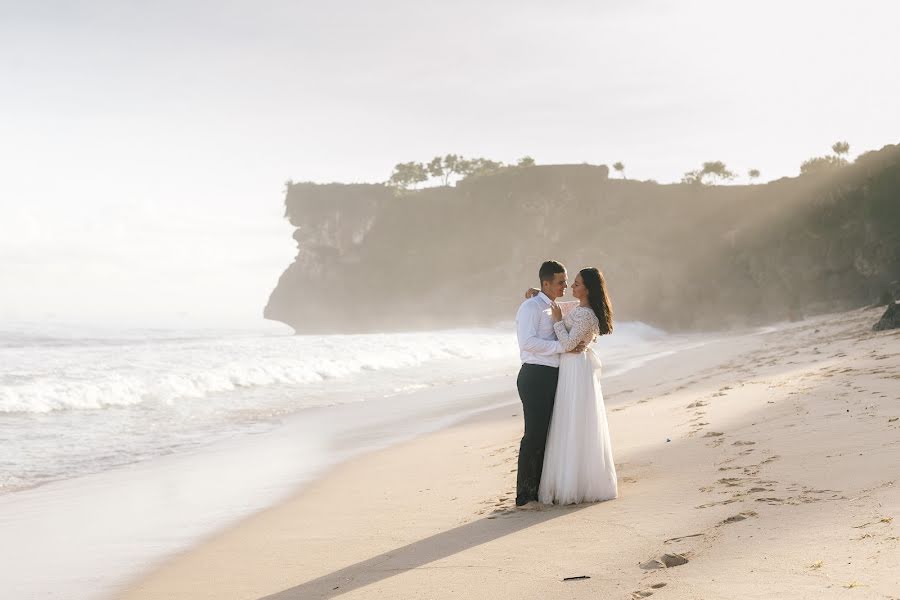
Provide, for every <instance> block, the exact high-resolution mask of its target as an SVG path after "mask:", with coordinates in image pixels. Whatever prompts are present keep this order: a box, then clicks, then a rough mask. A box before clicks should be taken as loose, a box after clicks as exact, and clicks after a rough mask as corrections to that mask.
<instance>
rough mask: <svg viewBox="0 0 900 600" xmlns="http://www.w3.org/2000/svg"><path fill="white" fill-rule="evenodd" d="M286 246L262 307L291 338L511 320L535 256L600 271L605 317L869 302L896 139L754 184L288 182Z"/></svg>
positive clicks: (878, 276)
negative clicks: (418, 186) (839, 163)
mask: <svg viewBox="0 0 900 600" xmlns="http://www.w3.org/2000/svg"><path fill="white" fill-rule="evenodd" d="M285 206H286V216H287V217H288V218H289V220H290V222H291V224H292V225H294V226H295V227H297V230H296V231H295V233H294V239H295V240H296V241H297V244H298V254H297V257H296V259H295V260H294V263H293V264H291V265H290V266H289V267H288V269H287V270H286V271H285V272H284V274H283V275H282V276H281V278H280V280H279V282H278V286H277V287H276V288H275V290H274V291H273V292H272V295H271V297H270V299H269V303H268V305H267V306H266V309H265V316H266V318H268V319H274V320H278V321H282V322H284V323H287V324H289V325H291V326H292V327H294V328H295V329H296V330H297V331H298V332H322V331H329V332H334V331H369V330H392V329H416V328H430V327H448V326H466V325H477V324H487V323H494V322H496V321H499V320H511V319H512V318H513V316H514V314H515V310H516V307H517V306H518V304H519V302H520V300H521V297H522V292H523V291H524V289H525V288H526V287H528V286H531V285H537V269H538V266H539V265H540V263H541V262H542V261H544V260H546V259H548V258H554V259H557V260H560V261H562V262H563V263H564V264H566V265H567V267H568V269H569V273H570V280H571V279H574V276H575V272H576V271H577V270H578V269H579V268H581V267H584V266H597V267H599V268H600V269H601V270H602V271H603V272H604V273H605V275H606V278H607V282H608V285H609V292H610V296H611V298H612V301H613V304H614V308H615V311H616V317H617V318H618V319H629V320H630V319H637V320H642V321H645V322H648V323H652V324H655V325H658V326H661V327H663V328H667V329H691V328H718V327H724V326H728V325H731V324H747V323H763V322H767V321H774V320H779V319H784V318H789V317H792V316H799V315H800V314H802V313H812V312H821V311H827V310H839V309H846V308H852V307H857V306H862V305H865V304H869V303H872V302H873V301H875V300H876V299H877V298H878V297H879V295H880V294H881V293H882V292H883V291H884V290H885V289H886V288H887V287H888V286H889V284H890V282H892V281H895V280H898V279H900V147H898V146H887V147H885V148H884V149H882V150H880V151H878V152H872V153H868V154H867V155H864V156H861V157H860V158H858V159H857V160H856V162H855V163H854V164H852V165H848V166H846V167H843V168H840V169H836V170H833V171H829V172H825V173H821V174H817V175H805V176H802V177H798V178H793V179H787V178H786V179H781V180H778V181H774V182H771V183H769V184H765V185H753V186H698V185H688V184H673V185H658V184H655V183H647V182H637V181H627V180H626V181H623V180H612V179H609V176H608V170H607V169H606V167H596V166H589V165H563V166H537V167H529V168H521V169H509V170H506V171H503V172H500V173H497V174H494V175H488V176H482V177H477V178H473V179H470V180H467V181H463V182H460V183H459V184H457V186H456V187H452V188H451V187H443V188H430V189H425V190H420V191H413V192H407V193H403V194H396V193H395V192H394V191H393V190H391V189H390V188H387V187H384V186H381V185H340V184H329V185H316V184H295V185H293V186H291V187H290V189H289V190H288V193H287V197H286V200H285Z"/></svg>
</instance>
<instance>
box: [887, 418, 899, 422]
mask: <svg viewBox="0 0 900 600" xmlns="http://www.w3.org/2000/svg"><path fill="white" fill-rule="evenodd" d="M897 419H900V417H891V418H890V419H888V423H893V422H894V421H896V420H897Z"/></svg>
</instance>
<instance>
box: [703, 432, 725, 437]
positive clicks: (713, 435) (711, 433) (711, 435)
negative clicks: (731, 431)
mask: <svg viewBox="0 0 900 600" xmlns="http://www.w3.org/2000/svg"><path fill="white" fill-rule="evenodd" d="M720 435H725V434H724V433H722V432H721V431H707V432H706V433H705V434H704V435H703V437H705V438H710V437H719V436H720Z"/></svg>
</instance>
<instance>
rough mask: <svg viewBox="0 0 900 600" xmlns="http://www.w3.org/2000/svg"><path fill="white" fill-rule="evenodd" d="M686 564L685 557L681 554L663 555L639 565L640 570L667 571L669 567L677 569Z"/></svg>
mask: <svg viewBox="0 0 900 600" xmlns="http://www.w3.org/2000/svg"><path fill="white" fill-rule="evenodd" d="M687 563H688V559H687V557H685V556H684V555H683V554H663V555H662V556H658V557H656V558H651V559H650V560H648V561H647V562H645V563H641V568H642V569H669V568H671V567H679V566H681V565H686V564H687Z"/></svg>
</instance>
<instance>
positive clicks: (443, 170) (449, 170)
mask: <svg viewBox="0 0 900 600" xmlns="http://www.w3.org/2000/svg"><path fill="white" fill-rule="evenodd" d="M463 162H464V161H463V160H462V159H461V158H460V157H459V156H457V155H456V154H448V155H447V156H445V157H443V158H441V157H440V156H435V157H434V158H432V159H431V162H430V163H428V174H429V175H431V176H432V177H437V178H438V179H440V180H441V184H442V185H448V184H449V183H450V178H451V177H452V176H454V175H461V174H462V173H461V171H460V166H461V163H463Z"/></svg>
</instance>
